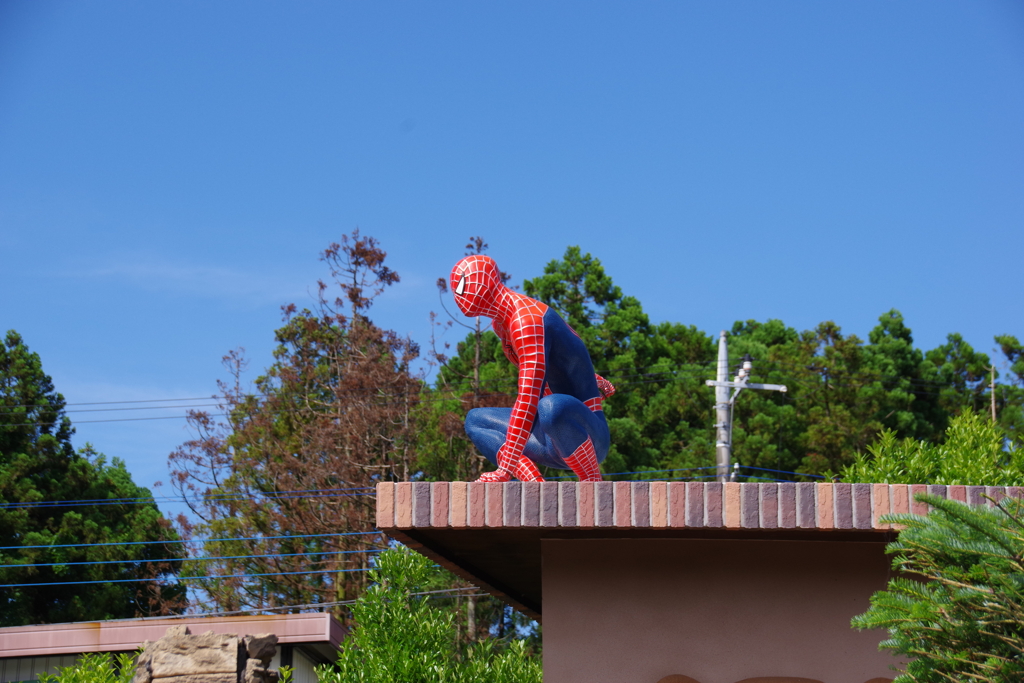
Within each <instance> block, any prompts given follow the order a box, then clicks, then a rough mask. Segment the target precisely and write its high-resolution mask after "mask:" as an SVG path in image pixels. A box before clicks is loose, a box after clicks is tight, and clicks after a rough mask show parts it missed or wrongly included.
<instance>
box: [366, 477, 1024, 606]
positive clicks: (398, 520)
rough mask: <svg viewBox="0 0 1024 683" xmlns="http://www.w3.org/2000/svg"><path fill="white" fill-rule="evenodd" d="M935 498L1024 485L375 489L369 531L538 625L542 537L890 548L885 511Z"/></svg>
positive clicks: (972, 499) (970, 496)
mask: <svg viewBox="0 0 1024 683" xmlns="http://www.w3.org/2000/svg"><path fill="white" fill-rule="evenodd" d="M926 492H927V493H931V494H934V495H938V496H941V497H949V498H952V499H954V500H960V501H962V502H969V503H971V504H973V505H986V504H987V505H991V504H993V502H992V501H993V500H995V501H998V500H999V499H1001V498H1003V497H1005V496H1014V497H1024V488H1021V487H992V486H990V487H985V486H941V485H928V486H926V485H906V484H833V483H789V482H786V483H756V484H755V483H732V482H730V483H725V484H722V483H717V482H664V481H653V482H630V481H617V482H543V483H539V482H506V483H477V482H403V483H381V484H378V485H377V527H378V528H379V529H380V530H381V531H384V532H385V533H387V534H388V535H389V536H392V537H393V538H395V539H397V540H399V541H401V542H403V543H405V544H406V545H409V546H410V547H412V548H414V549H416V550H417V551H419V552H421V553H423V554H424V555H426V556H428V557H430V558H432V559H434V560H435V561H436V562H438V563H439V564H441V565H442V566H444V567H445V568H446V569H449V570H450V571H452V572H454V573H455V574H458V575H459V576H462V577H463V578H465V579H467V580H469V581H471V582H472V583H474V584H476V585H478V586H480V587H481V588H483V589H484V590H487V591H489V592H490V593H492V594H494V595H496V596H498V597H500V598H501V599H503V600H505V601H506V602H508V603H510V604H512V605H513V606H515V607H516V608H518V609H520V610H522V611H523V612H526V613H527V614H529V615H531V616H533V617H534V618H536V619H540V617H541V614H542V611H543V610H542V591H541V542H542V541H543V540H545V539H595V538H619V539H631V538H636V539H640V538H668V539H687V538H705V539H707V538H712V539H713V538H722V539H735V540H739V539H751V540H772V539H781V540H808V541H813V540H831V541H836V540H843V541H853V542H875V543H880V544H881V543H886V542H888V541H890V540H892V539H893V538H894V536H895V530H894V529H893V528H892V526H891V525H889V524H885V523H883V522H881V521H879V518H880V517H881V516H883V515H885V514H888V513H890V512H896V513H899V512H903V513H907V512H912V513H915V514H927V506H926V505H924V504H922V503H918V502H916V501H914V500H913V497H914V496H915V495H917V494H918V493H926Z"/></svg>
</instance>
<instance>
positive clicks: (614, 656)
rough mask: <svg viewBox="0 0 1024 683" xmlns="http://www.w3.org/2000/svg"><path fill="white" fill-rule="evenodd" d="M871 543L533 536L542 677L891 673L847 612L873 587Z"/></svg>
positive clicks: (617, 680) (881, 562)
mask: <svg viewBox="0 0 1024 683" xmlns="http://www.w3.org/2000/svg"><path fill="white" fill-rule="evenodd" d="M883 549H884V545H883V544H881V543H854V542H824V541H778V540H771V541H757V540H739V541H730V540H545V541H543V574H544V586H543V590H544V680H545V683H625V682H629V683H657V681H659V680H660V679H661V678H662V677H665V676H669V675H671V674H682V675H685V676H690V677H691V678H693V679H695V680H697V681H699V683H736V682H737V681H740V680H743V679H745V678H751V677H758V676H793V677H804V678H810V679H816V680H820V681H823V682H824V683H865V681H868V680H870V679H872V678H877V677H882V678H892V677H893V676H895V674H894V673H893V672H892V670H891V669H889V666H890V665H891V664H893V663H894V662H895V661H896V660H895V659H894V658H893V657H892V656H891V655H889V654H887V653H881V652H879V651H878V642H879V641H880V640H881V639H882V637H883V636H884V633H880V632H858V631H854V630H853V629H851V628H850V618H851V617H852V616H854V615H855V614H859V613H861V612H863V611H864V610H865V609H867V607H868V597H869V596H870V595H871V594H872V593H873V592H874V591H876V590H879V589H881V588H884V587H885V584H886V581H887V580H888V577H889V575H890V570H889V561H888V559H887V558H886V556H885V554H884V552H883Z"/></svg>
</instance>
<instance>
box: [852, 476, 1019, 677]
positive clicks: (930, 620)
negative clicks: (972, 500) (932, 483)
mask: <svg viewBox="0 0 1024 683" xmlns="http://www.w3.org/2000/svg"><path fill="white" fill-rule="evenodd" d="M917 499H918V500H919V501H921V502H925V503H928V504H929V505H931V506H932V508H933V509H932V511H931V513H930V514H929V515H928V516H927V517H922V516H917V515H889V516H886V517H883V521H887V522H892V523H896V524H900V525H902V526H903V527H905V528H904V529H903V530H902V531H901V532H900V534H899V537H898V538H897V540H896V541H894V542H893V543H890V544H889V546H888V548H887V551H888V552H889V553H890V554H893V555H895V556H896V557H895V558H894V560H893V568H894V569H895V570H897V571H898V572H900V573H901V575H900V576H897V577H895V578H892V579H890V580H889V584H888V587H887V589H886V590H883V591H879V592H877V593H875V594H874V595H873V596H872V598H871V607H870V609H869V610H868V611H867V612H866V613H864V614H862V615H860V616H857V617H855V618H854V619H853V622H852V623H853V626H854V627H855V628H858V629H886V630H888V631H889V638H888V639H887V640H885V641H883V642H882V643H881V645H880V648H882V649H887V650H891V651H893V652H894V653H896V654H900V655H904V656H906V657H909V658H911V659H910V661H909V663H908V664H907V665H906V671H905V672H903V673H901V675H900V676H898V677H897V678H896V683H939V682H940V681H941V682H946V681H968V680H970V681H990V682H992V683H997V682H999V683H1001V682H1003V681H1019V680H1022V679H1024V584H1022V583H1021V577H1022V576H1024V562H1022V559H1021V558H1022V557H1024V519H1022V512H1024V507H1022V504H1021V502H1020V501H1017V500H1010V499H1004V500H1003V501H1002V502H1001V503H1000V505H999V507H998V508H994V509H988V508H971V507H969V506H967V505H964V504H962V503H958V502H956V501H950V500H945V499H942V498H938V497H934V496H927V495H921V496H918V497H917ZM916 577H920V578H916ZM920 579H924V580H923V581H922V580H920Z"/></svg>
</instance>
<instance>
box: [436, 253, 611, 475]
mask: <svg viewBox="0 0 1024 683" xmlns="http://www.w3.org/2000/svg"><path fill="white" fill-rule="evenodd" d="M451 287H452V291H453V292H454V293H455V302H456V303H457V304H458V306H459V309H460V310H461V311H462V312H463V313H465V314H466V315H468V316H485V317H488V318H490V319H491V321H492V327H493V329H494V331H495V333H496V334H497V335H498V337H499V338H500V339H501V342H502V348H503V349H504V351H505V356H507V357H508V359H509V360H510V361H511V362H512V364H513V365H515V366H516V367H517V368H519V393H518V395H517V396H516V401H515V404H514V405H513V406H512V407H511V408H475V409H473V410H471V411H469V415H467V417H466V433H467V434H468V435H469V438H470V439H471V440H472V441H473V443H474V444H475V445H476V447H477V448H478V449H479V450H480V452H481V453H483V454H484V456H485V457H487V459H488V460H490V461H491V462H492V463H494V464H495V465H497V467H498V469H497V470H495V471H494V472H487V473H485V474H483V475H482V476H481V477H480V479H479V480H478V481H508V480H510V479H511V478H513V477H515V478H516V479H519V480H521V481H543V480H544V478H543V477H542V476H541V474H540V471H539V470H538V469H537V465H546V466H548V467H553V468H556V469H563V470H572V471H573V472H575V473H576V475H577V476H578V477H579V479H580V481H601V467H600V463H601V462H602V461H603V460H604V459H605V457H606V456H607V455H608V446H609V434H608V422H607V420H606V419H605V416H604V412H603V411H602V409H601V404H602V401H603V400H604V399H605V398H607V397H608V396H611V395H612V394H613V393H614V392H615V388H614V387H613V386H612V385H611V383H609V382H608V381H607V380H605V379H604V378H603V377H601V376H600V375H596V374H595V373H594V366H593V364H592V363H591V361H590V354H589V353H588V352H587V349H586V346H584V344H583V341H582V340H581V339H580V338H579V337H578V336H577V335H576V333H575V332H574V331H573V330H572V328H571V327H569V326H568V325H567V324H566V323H565V321H564V320H562V318H561V317H559V315H558V314H557V313H555V311H553V310H552V309H550V308H549V307H548V306H547V305H546V304H544V303H542V302H540V301H537V300H536V299H531V298H530V297H528V296H525V295H523V294H520V293H519V292H515V291H513V290H511V289H509V288H508V287H506V286H505V285H503V284H502V282H501V277H500V271H499V270H498V266H497V264H496V263H495V262H494V259H492V258H490V257H489V256H483V255H473V256H467V257H466V258H464V259H462V260H461V261H459V262H458V263H457V264H456V265H455V268H453V269H452V274H451Z"/></svg>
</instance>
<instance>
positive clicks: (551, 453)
mask: <svg viewBox="0 0 1024 683" xmlns="http://www.w3.org/2000/svg"><path fill="white" fill-rule="evenodd" d="M511 416H512V409H511V408H474V409H473V410H471V411H469V414H468V415H466V434H467V435H468V436H469V439H470V441H472V442H473V445H474V446H476V447H477V450H479V451H480V453H481V454H482V455H483V456H484V457H485V458H487V459H488V460H490V461H491V463H492V464H494V465H497V464H498V458H497V454H498V449H499V448H501V444H503V443H505V434H506V432H507V431H508V422H509V419H510V418H511ZM587 438H590V440H591V441H592V442H593V444H594V450H595V451H596V453H597V461H598V462H603V461H604V459H605V457H606V456H607V455H608V446H609V444H610V442H611V439H610V436H609V434H608V422H607V420H605V417H604V413H602V412H596V413H595V412H593V411H591V410H590V408H588V407H587V406H586V405H585V404H584V403H583V402H582V401H580V400H579V399H577V398H574V397H572V396H568V395H566V394H550V395H548V396H545V397H543V398H542V399H541V400H540V402H539V403H538V405H537V419H536V420H534V423H533V431H532V432H531V433H530V440H529V441H527V443H526V449H525V454H526V457H528V458H529V459H530V460H532V461H534V462H535V463H537V464H538V465H546V466H547V467H553V468H555V469H560V470H568V469H571V468H570V467H569V466H568V465H567V464H566V463H565V459H566V458H567V457H569V456H570V455H572V453H573V451H575V450H576V449H577V448H578V447H579V446H580V444H582V443H583V442H584V441H586V440H587Z"/></svg>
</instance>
